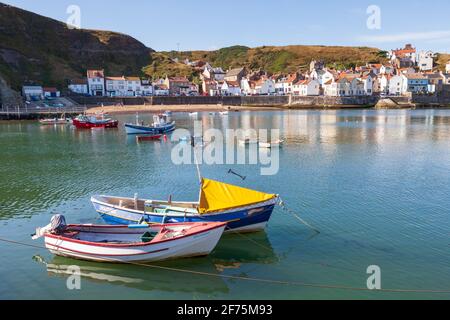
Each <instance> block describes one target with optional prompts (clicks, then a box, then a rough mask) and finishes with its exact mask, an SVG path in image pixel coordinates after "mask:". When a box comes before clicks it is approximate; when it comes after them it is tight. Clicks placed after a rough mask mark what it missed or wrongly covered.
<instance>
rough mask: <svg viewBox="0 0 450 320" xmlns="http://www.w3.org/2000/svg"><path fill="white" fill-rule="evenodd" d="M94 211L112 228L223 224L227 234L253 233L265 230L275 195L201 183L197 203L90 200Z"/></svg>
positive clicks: (217, 183) (98, 198)
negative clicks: (169, 224)
mask: <svg viewBox="0 0 450 320" xmlns="http://www.w3.org/2000/svg"><path fill="white" fill-rule="evenodd" d="M91 201H92V204H93V205H94V208H95V210H96V211H97V212H98V213H99V214H100V216H101V217H102V218H103V219H104V220H105V221H106V222H107V223H112V224H133V223H139V222H143V221H145V222H147V223H181V222H205V221H209V222H214V221H215V222H217V221H220V222H227V223H228V225H227V230H233V231H239V232H253V231H260V230H263V229H265V227H266V225H267V223H268V221H269V220H270V217H271V215H272V212H273V210H274V207H275V205H276V204H277V202H278V195H276V194H267V193H263V192H258V191H254V190H250V189H245V188H241V187H238V186H233V185H229V184H225V183H222V182H218V181H213V180H209V179H202V184H201V189H200V199H199V201H197V202H175V201H172V200H169V201H158V200H145V199H139V198H138V197H137V196H136V197H135V198H122V197H113V196H93V197H92V198H91Z"/></svg>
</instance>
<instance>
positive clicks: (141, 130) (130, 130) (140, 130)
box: [125, 123, 175, 135]
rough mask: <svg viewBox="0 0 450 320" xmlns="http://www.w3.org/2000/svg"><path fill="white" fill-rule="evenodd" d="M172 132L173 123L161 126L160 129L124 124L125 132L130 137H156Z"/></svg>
mask: <svg viewBox="0 0 450 320" xmlns="http://www.w3.org/2000/svg"><path fill="white" fill-rule="evenodd" d="M174 130H175V123H171V124H170V125H167V126H162V127H146V126H138V125H134V124H126V125H125V131H126V132H127V134H129V135H132V134H153V135H158V134H164V133H169V132H172V131H174Z"/></svg>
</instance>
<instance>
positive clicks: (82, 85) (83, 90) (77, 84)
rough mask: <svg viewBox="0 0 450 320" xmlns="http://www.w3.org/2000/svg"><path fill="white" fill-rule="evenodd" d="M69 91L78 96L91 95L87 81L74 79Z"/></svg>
mask: <svg viewBox="0 0 450 320" xmlns="http://www.w3.org/2000/svg"><path fill="white" fill-rule="evenodd" d="M68 89H69V90H70V91H71V92H73V93H77V94H83V95H86V94H88V93H89V89H88V82H87V80H86V79H74V80H72V81H71V82H70V84H69V86H68Z"/></svg>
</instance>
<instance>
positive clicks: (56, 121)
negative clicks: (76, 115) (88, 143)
mask: <svg viewBox="0 0 450 320" xmlns="http://www.w3.org/2000/svg"><path fill="white" fill-rule="evenodd" d="M71 122H72V120H71V119H67V118H65V117H64V118H59V119H58V118H50V119H41V120H39V123H40V124H41V125H44V126H49V125H56V124H71Z"/></svg>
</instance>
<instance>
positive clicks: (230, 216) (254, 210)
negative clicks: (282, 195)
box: [91, 197, 277, 232]
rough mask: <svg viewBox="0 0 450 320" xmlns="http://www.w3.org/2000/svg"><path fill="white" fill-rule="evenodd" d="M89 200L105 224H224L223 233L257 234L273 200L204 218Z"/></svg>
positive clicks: (268, 213) (270, 209) (263, 223)
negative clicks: (148, 210)
mask: <svg viewBox="0 0 450 320" xmlns="http://www.w3.org/2000/svg"><path fill="white" fill-rule="evenodd" d="M128 200H129V201H132V200H133V199H128ZM91 201H92V204H93V206H94V208H95V210H96V211H97V212H98V214H99V215H100V216H101V218H102V219H103V220H104V221H105V222H107V223H109V224H135V223H137V222H139V221H141V220H142V219H144V220H145V221H146V222H148V223H183V222H228V224H227V229H226V231H232V232H258V231H262V230H264V229H265V228H266V226H267V223H268V222H269V220H270V218H271V216H272V213H273V210H274V208H275V204H276V202H277V199H273V200H270V201H266V202H264V203H260V204H256V205H252V206H248V207H245V208H239V209H235V210H234V211H226V212H223V213H215V214H206V215H200V214H183V213H180V214H157V213H149V212H144V211H138V210H131V209H128V208H124V207H119V206H115V205H112V204H108V203H107V202H104V201H101V200H100V199H97V198H96V197H92V198H91Z"/></svg>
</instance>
